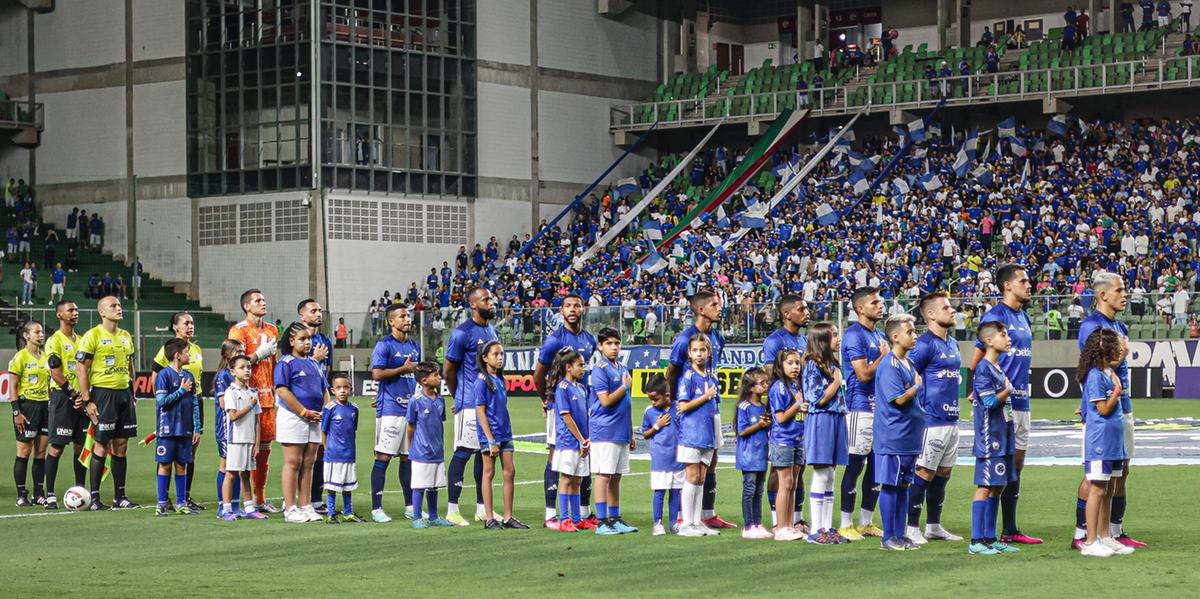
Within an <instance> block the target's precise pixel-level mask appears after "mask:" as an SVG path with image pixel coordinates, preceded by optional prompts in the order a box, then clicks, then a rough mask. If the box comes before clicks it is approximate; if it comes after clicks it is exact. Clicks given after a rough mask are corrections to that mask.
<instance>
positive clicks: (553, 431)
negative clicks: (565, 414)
mask: <svg viewBox="0 0 1200 599" xmlns="http://www.w3.org/2000/svg"><path fill="white" fill-rule="evenodd" d="M553 407H554V406H551V409H550V410H549V411H548V412H546V445H548V446H550V447H554V440H555V439H557V438H558V417H557V416H555V415H554V409H553Z"/></svg>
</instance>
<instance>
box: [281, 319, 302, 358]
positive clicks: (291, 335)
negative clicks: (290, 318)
mask: <svg viewBox="0 0 1200 599" xmlns="http://www.w3.org/2000/svg"><path fill="white" fill-rule="evenodd" d="M307 330H308V327H306V326H304V325H303V324H301V323H299V322H293V323H292V324H289V325H288V328H286V329H284V331H283V335H282V339H280V340H279V351H280V353H281V354H282V355H285V356H290V355H292V348H293V347H294V346H293V345H292V341H293V340H294V339H295V338H296V335H298V334H300V332H301V331H307Z"/></svg>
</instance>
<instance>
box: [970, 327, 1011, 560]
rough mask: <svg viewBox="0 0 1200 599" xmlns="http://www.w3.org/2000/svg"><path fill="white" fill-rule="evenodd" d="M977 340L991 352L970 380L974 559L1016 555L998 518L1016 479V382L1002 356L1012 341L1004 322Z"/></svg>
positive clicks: (982, 332) (980, 332)
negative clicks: (1012, 406)
mask: <svg viewBox="0 0 1200 599" xmlns="http://www.w3.org/2000/svg"><path fill="white" fill-rule="evenodd" d="M975 338H976V339H977V340H978V341H980V342H982V343H983V345H984V347H985V348H986V352H985V353H984V357H983V360H981V361H980V362H979V364H978V365H977V367H976V369H975V377H974V379H972V381H971V389H972V393H971V405H972V406H973V407H972V412H973V413H972V416H973V421H974V424H975V442H974V444H973V446H972V448H971V453H972V454H973V455H974V456H975V500H974V501H972V502H971V545H970V546H969V547H967V551H968V552H970V553H971V554H974V555H996V554H998V553H1014V552H1016V551H1017V548H1016V547H1013V546H1011V545H1009V544H1007V543H1005V542H1004V541H997V540H996V514H997V512H998V510H999V509H1000V507H999V503H1000V494H1001V493H1002V492H1003V491H1004V487H1005V485H1008V484H1010V483H1011V482H1012V481H1013V480H1014V479H1016V469H1015V468H1013V453H1014V449H1013V445H1014V443H1013V422H1012V420H1011V417H1010V416H1009V408H1008V401H1009V399H1010V398H1011V397H1012V395H1013V384H1012V381H1010V380H1009V379H1008V377H1007V376H1005V374H1004V371H1003V370H1002V369H1001V367H1000V356H1001V355H1002V354H1004V353H1005V352H1008V351H1010V350H1011V349H1012V347H1013V343H1012V339H1010V338H1009V336H1008V330H1007V328H1006V327H1005V326H1004V324H1003V323H1001V322H999V321H996V320H992V321H988V322H984V323H982V324H980V325H979V328H978V330H977V331H976V333H975Z"/></svg>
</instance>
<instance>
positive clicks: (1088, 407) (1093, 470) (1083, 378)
mask: <svg viewBox="0 0 1200 599" xmlns="http://www.w3.org/2000/svg"><path fill="white" fill-rule="evenodd" d="M1128 351H1129V346H1128V344H1127V342H1126V341H1125V338H1124V337H1122V336H1121V334H1120V333H1117V332H1116V331H1114V330H1112V329H1109V328H1100V327H1097V328H1095V329H1093V330H1092V332H1091V334H1089V335H1088V338H1087V339H1086V340H1084V345H1083V349H1081V350H1080V351H1079V368H1078V370H1076V373H1077V374H1076V376H1077V377H1078V380H1079V384H1080V385H1081V386H1082V387H1083V399H1082V404H1083V405H1082V409H1083V415H1084V418H1083V420H1084V425H1083V474H1084V477H1085V478H1086V479H1087V481H1088V482H1089V483H1090V484H1089V485H1088V497H1087V505H1086V507H1085V511H1086V513H1087V523H1086V526H1087V537H1086V541H1085V542H1084V544H1083V546H1082V547H1080V550H1079V552H1080V553H1081V554H1083V555H1086V556H1090V557H1109V556H1112V555H1129V554H1131V553H1133V552H1134V548H1133V547H1129V546H1127V545H1124V544H1122V543H1121V542H1119V541H1117V540H1116V539H1114V538H1113V535H1112V531H1111V529H1110V527H1109V524H1110V520H1111V517H1110V512H1111V510H1112V500H1113V495H1112V491H1113V487H1114V481H1115V479H1116V478H1118V477H1120V476H1121V467H1122V465H1123V463H1124V461H1125V460H1126V459H1127V457H1128V456H1127V455H1126V449H1125V431H1124V428H1125V422H1124V418H1122V416H1121V409H1120V407H1121V405H1120V400H1121V395H1122V394H1123V393H1124V388H1123V386H1122V385H1121V377H1120V375H1119V374H1117V372H1116V370H1115V369H1116V368H1117V367H1118V366H1120V364H1121V363H1122V362H1124V361H1125V356H1126V354H1127V353H1128Z"/></svg>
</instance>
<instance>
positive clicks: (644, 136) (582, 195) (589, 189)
mask: <svg viewBox="0 0 1200 599" xmlns="http://www.w3.org/2000/svg"><path fill="white" fill-rule="evenodd" d="M657 127H658V121H654V124H653V125H650V128H649V129H647V130H646V132H645V133H643V134H642V136H641V137H639V138H637V141H635V142H633V145H631V146H629V147H628V148H625V151H624V152H623V153H622V154H621V155H620V156H619V157H618V158H617V160H616V161H615V162H613V163H612V164H610V165H609V166H608V168H607V169H605V171H604V172H603V173H601V174H600V176H599V177H596V180H595V181H592V184H591V185H588V186H587V189H584V190H583V191H582V192H580V193H579V195H577V196H575V199H574V200H573V201H572V202H571V203H570V204H567V207H566V208H563V210H562V212H559V213H558V216H556V217H554V220H551V221H550V222H549V223H546V226H545V227H542V229H541V230H540V231H538V232H537V234H535V235H534V236H533V237H532V238H531V239H530V240H529V241H526V242H525V245H523V246H521V249H519V250H517V256H516V257H517V258H520V257H521V256H522V255H523V254H524V253H525V252H527V251H529V248H531V247H533V244H535V243H537V241H538V240H539V239H541V238H542V236H543V235H545V234H546V231H549V230H550V229H552V228H553V227H554V225H556V224H558V221H560V220H562V218H563V217H564V216H566V215H567V214H568V213H569V212H571V211H572V210H574V209H575V207H576V206H578V205H579V203H580V202H582V201H583V198H586V197H587V195H588V194H589V193H592V190H593V189H596V186H597V185H600V182H601V181H604V178H605V177H607V176H608V175H609V173H611V172H613V169H615V168H617V165H619V164H621V161H623V160H625V157H626V156H629V155H630V154H632V153H633V151H634V150H636V149H638V147H639V146H641V145H642V142H644V141H646V139H647V138H649V137H650V134H651V133H653V132H654V129H655V128H657Z"/></svg>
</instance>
